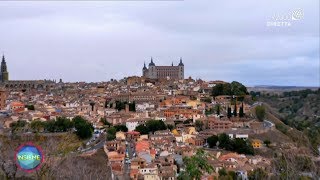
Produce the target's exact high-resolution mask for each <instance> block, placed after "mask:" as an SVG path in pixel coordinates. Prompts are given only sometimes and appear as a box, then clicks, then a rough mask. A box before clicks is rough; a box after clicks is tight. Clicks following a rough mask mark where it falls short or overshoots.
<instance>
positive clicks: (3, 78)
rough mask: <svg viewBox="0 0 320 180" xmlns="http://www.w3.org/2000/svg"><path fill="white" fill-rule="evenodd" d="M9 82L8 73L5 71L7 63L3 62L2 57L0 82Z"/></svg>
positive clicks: (3, 58)
mask: <svg viewBox="0 0 320 180" xmlns="http://www.w3.org/2000/svg"><path fill="white" fill-rule="evenodd" d="M8 80H9V72H8V70H7V63H6V60H5V57H4V55H2V61H1V81H2V82H6V81H8Z"/></svg>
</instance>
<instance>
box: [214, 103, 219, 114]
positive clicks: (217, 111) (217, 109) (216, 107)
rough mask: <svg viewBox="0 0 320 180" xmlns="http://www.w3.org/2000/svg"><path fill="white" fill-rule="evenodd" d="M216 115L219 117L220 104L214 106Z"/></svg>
mask: <svg viewBox="0 0 320 180" xmlns="http://www.w3.org/2000/svg"><path fill="white" fill-rule="evenodd" d="M215 109H216V113H217V115H220V104H216V106H215Z"/></svg>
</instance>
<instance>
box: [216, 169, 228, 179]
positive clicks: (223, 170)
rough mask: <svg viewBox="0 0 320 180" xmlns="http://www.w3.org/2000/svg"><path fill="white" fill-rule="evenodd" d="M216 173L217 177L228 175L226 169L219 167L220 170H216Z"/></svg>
mask: <svg viewBox="0 0 320 180" xmlns="http://www.w3.org/2000/svg"><path fill="white" fill-rule="evenodd" d="M218 173H219V177H220V176H226V175H228V173H227V171H226V169H225V168H222V169H220V170H219V171H218Z"/></svg>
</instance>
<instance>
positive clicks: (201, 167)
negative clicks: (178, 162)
mask: <svg viewBox="0 0 320 180" xmlns="http://www.w3.org/2000/svg"><path fill="white" fill-rule="evenodd" d="M183 162H184V164H185V167H186V168H185V171H183V172H181V173H180V175H179V177H178V179H181V180H185V179H187V180H189V179H190V180H194V179H196V180H200V179H201V176H202V175H203V174H204V173H212V171H213V167H212V166H211V165H210V164H209V163H208V154H207V153H206V152H205V151H204V150H203V149H198V150H197V152H196V154H195V155H193V156H191V157H184V158H183Z"/></svg>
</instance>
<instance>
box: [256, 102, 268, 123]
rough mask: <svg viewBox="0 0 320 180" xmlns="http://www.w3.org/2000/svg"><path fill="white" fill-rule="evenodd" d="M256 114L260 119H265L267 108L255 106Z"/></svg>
mask: <svg viewBox="0 0 320 180" xmlns="http://www.w3.org/2000/svg"><path fill="white" fill-rule="evenodd" d="M255 111H256V116H257V118H258V119H259V120H260V121H263V120H264V118H265V115H266V110H265V108H264V107H263V106H257V107H256V108H255Z"/></svg>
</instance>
